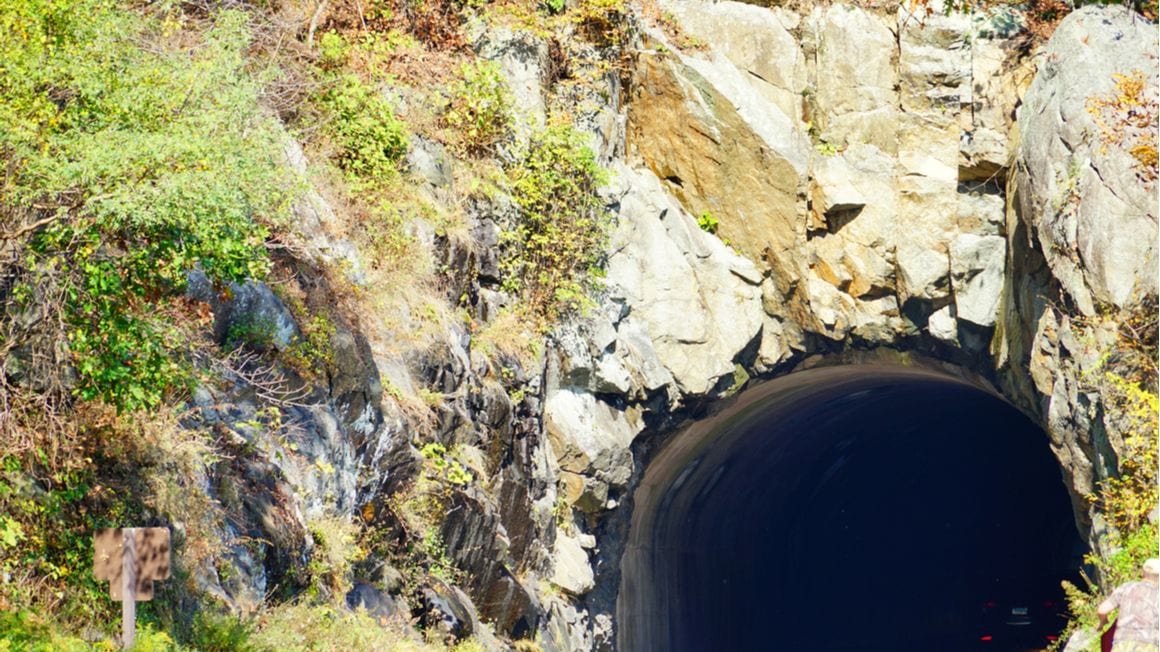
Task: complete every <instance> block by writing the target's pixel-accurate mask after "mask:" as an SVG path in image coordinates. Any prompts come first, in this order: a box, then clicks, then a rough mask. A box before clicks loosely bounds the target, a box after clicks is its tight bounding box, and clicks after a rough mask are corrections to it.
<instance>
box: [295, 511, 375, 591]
mask: <svg viewBox="0 0 1160 652" xmlns="http://www.w3.org/2000/svg"><path fill="white" fill-rule="evenodd" d="M309 529H310V536H311V537H312V538H313V539H314V550H313V551H312V552H311V556H310V564H309V569H310V577H311V589H312V592H313V593H314V594H315V595H318V596H319V597H329V598H331V599H335V598H341V596H343V595H345V594H346V592H347V591H349V590H350V571H351V564H352V563H353V562H356V561H358V560H360V559H363V558H364V557H366V554H367V553H366V551H365V550H364V549H363V548H362V547H361V546H359V536H358V535H359V532H358V526H357V525H356V524H354V523H352V522H351V521H350V520H349V519H344V518H340V517H323V518H318V519H314V520H312V521H311V522H310V524H309Z"/></svg>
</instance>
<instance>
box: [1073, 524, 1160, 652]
mask: <svg viewBox="0 0 1160 652" xmlns="http://www.w3.org/2000/svg"><path fill="white" fill-rule="evenodd" d="M1109 543H1110V544H1112V547H1113V549H1114V550H1115V552H1113V553H1111V554H1110V555H1108V556H1107V557H1101V556H1099V555H1095V554H1088V555H1087V557H1086V558H1085V559H1084V561H1085V562H1086V563H1089V564H1092V565H1094V566H1095V568H1096V570H1097V571H1098V572H1099V574H1100V577H1101V578H1102V580H1103V582H1102V583H1103V584H1104V585H1105V586H1107V587H1108V590H1107V591H1106V592H1105V591H1100V588H1099V587H1098V586H1096V585H1095V584H1094V583H1092V582H1091V581H1090V580H1089V581H1088V582H1087V586H1084V587H1078V586H1076V585H1074V584H1072V583H1071V582H1066V581H1065V582H1063V590H1064V593H1065V594H1066V596H1067V606H1068V613H1069V614H1070V616H1071V618H1070V620H1069V622H1068V625H1067V630H1066V631H1065V632H1064V634H1063V635H1062V636H1060V637H1059V638H1060V641H1066V640H1067V638H1068V636H1069V635H1070V634H1071V633H1072V632H1075V631H1079V630H1081V629H1087V630H1095V629H1096V628H1097V626H1098V625H1099V617H1098V615H1097V614H1096V608H1097V607H1099V605H1100V603H1101V602H1102V601H1103V600H1104V597H1105V595H1106V594H1107V593H1110V592H1111V589H1114V588H1115V587H1117V586H1119V585H1121V584H1123V583H1125V582H1131V581H1134V580H1138V579H1140V569H1141V568H1142V567H1143V565H1144V562H1145V561H1146V560H1147V559H1149V558H1151V557H1155V556H1156V551H1157V550H1158V549H1160V535H1158V530H1157V525H1156V524H1155V523H1149V524H1147V525H1144V526H1143V527H1141V528H1140V529H1138V530H1136V531H1135V532H1133V533H1132V534H1130V535H1128V536H1127V537H1124V538H1123V539H1122V540H1120V541H1117V540H1115V539H1113V540H1112V541H1110V542H1109ZM1116 544H1118V545H1116ZM1085 579H1086V578H1085ZM1089 650H1090V651H1091V652H1098V651H1099V638H1098V637H1096V638H1094V639H1093V640H1092V642H1091V646H1090V647H1089Z"/></svg>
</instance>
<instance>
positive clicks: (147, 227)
mask: <svg viewBox="0 0 1160 652" xmlns="http://www.w3.org/2000/svg"><path fill="white" fill-rule="evenodd" d="M162 33H163V30H162V29H161V26H160V21H159V20H156V19H152V18H147V17H142V16H139V15H137V14H134V13H132V12H129V11H125V10H122V9H119V8H117V7H116V6H115V3H112V2H106V1H104V0H77V2H72V3H41V2H32V1H30V0H18V1H16V2H8V3H4V6H3V8H0V39H2V40H3V41H4V42H6V43H9V44H15V46H12V45H10V46H9V47H5V48H0V79H2V80H3V81H0V151H2V152H3V153H4V159H5V161H6V163H7V174H6V176H5V179H4V181H2V182H0V226H2V228H3V231H4V232H5V233H6V235H5V239H6V240H10V241H13V240H14V241H15V243H16V244H20V245H22V246H23V247H24V248H25V249H26V252H27V255H26V256H24V257H23V258H21V259H10V260H7V261H5V262H6V263H7V264H8V265H9V269H8V270H6V271H7V272H8V274H9V278H13V279H14V288H15V290H14V292H13V293H12V294H9V295H7V296H6V297H4V306H3V308H4V317H5V320H4V322H5V323H4V330H5V331H6V332H5V333H4V336H5V337H4V339H6V340H9V341H18V342H19V341H29V340H31V339H35V337H34V334H33V333H32V331H30V330H24V329H25V328H26V327H25V326H22V325H20V324H19V323H17V322H18V321H19V320H15V316H16V315H17V314H20V313H21V312H23V311H26V310H28V309H29V307H30V306H32V305H33V304H37V303H40V304H41V305H42V306H43V305H45V304H48V305H51V311H52V312H55V313H56V314H55V315H54V317H59V321H60V323H62V324H63V325H64V328H63V329H62V331H61V332H60V333H59V337H60V338H61V339H63V336H64V335H65V334H67V340H68V341H67V346H68V348H69V350H70V351H71V356H72V358H73V361H74V362H75V368H76V374H77V378H76V381H77V382H76V386H75V392H76V393H77V394H79V395H80V396H81V397H82V398H84V399H101V400H104V401H108V402H110V403H113V404H115V405H117V406H118V407H119V408H121V409H125V410H135V409H140V408H145V407H149V406H153V405H156V404H157V403H158V402H159V401H160V400H161V397H162V396H163V395H164V394H165V393H166V392H167V391H169V390H171V389H174V388H178V387H181V386H182V385H183V384H184V382H185V378H184V376H183V374H182V372H181V365H179V364H178V363H177V361H176V360H175V358H174V356H173V353H174V351H175V350H178V349H180V348H181V338H180V337H178V335H177V334H176V333H175V332H174V330H173V329H172V328H169V327H168V326H166V325H165V324H164V323H163V321H162V320H160V319H158V318H157V315H156V313H157V309H156V306H157V304H158V302H159V301H160V300H162V299H163V298H164V297H167V296H173V295H176V294H179V293H180V292H182V291H183V290H184V287H185V273H186V272H187V271H188V270H189V269H191V268H193V267H195V266H197V267H201V268H202V269H203V270H204V271H205V272H206V274H207V275H209V276H210V278H212V279H214V280H215V281H229V280H240V279H242V278H244V277H248V276H261V275H262V274H263V273H264V272H265V271H266V267H267V263H266V258H265V251H264V246H263V245H264V240H265V238H266V235H267V232H268V229H269V228H270V227H271V226H272V225H275V224H277V223H279V222H280V221H281V220H282V218H283V216H284V215H285V214H286V206H287V204H286V199H287V190H288V187H289V184H288V183H287V179H286V178H285V177H284V174H283V172H282V169H281V167H280V166H279V164H278V157H279V149H278V143H277V137H276V132H275V128H274V125H273V123H272V121H271V120H270V119H269V118H268V117H265V116H264V115H263V114H262V112H261V111H259V110H258V106H257V101H258V93H259V87H258V85H257V83H256V82H255V81H254V80H253V79H251V78H250V76H249V75H248V74H247V73H246V71H245V67H244V63H245V62H244V58H243V54H244V52H245V49H246V47H247V44H248V41H249V34H248V32H247V30H246V27H245V17H244V15H243V14H241V13H239V12H232V11H225V12H221V13H220V14H219V15H218V16H217V17H216V18H215V20H214V24H213V27H212V28H211V29H209V30H208V31H207V32H205V33H204V34H202V35H200V39H201V43H200V47H197V48H189V47H172V48H171V47H168V45H167V44H166V42H165V40H164V37H163V36H162ZM10 243H11V242H10ZM52 321H54V322H55V321H57V320H56V319H52ZM45 323H49V322H41V323H40V326H39V327H40V328H47V326H45ZM50 337H53V338H56V337H58V335H51V336H50ZM65 345H66V344H65V343H64V342H60V344H59V346H65Z"/></svg>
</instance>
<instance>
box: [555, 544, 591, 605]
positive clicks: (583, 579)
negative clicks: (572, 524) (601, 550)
mask: <svg viewBox="0 0 1160 652" xmlns="http://www.w3.org/2000/svg"><path fill="white" fill-rule="evenodd" d="M552 561H553V564H554V565H553V567H552V577H551V581H552V584H555V585H556V586H558V587H560V588H561V589H562V590H564V591H566V592H567V593H569V594H571V595H575V596H581V595H584V594H585V593H588V592H589V591H591V590H592V587H594V586H595V585H596V582H595V579H594V576H593V574H592V565H591V564H589V563H588V553H587V552H586V551H585V550H584V547H583V546H582V545H581V544H580V541H579V540H578V539H576V538H574V537H571V536H568V535H567V534H563V533H557V534H556V547H555V549H554V550H553V553H552Z"/></svg>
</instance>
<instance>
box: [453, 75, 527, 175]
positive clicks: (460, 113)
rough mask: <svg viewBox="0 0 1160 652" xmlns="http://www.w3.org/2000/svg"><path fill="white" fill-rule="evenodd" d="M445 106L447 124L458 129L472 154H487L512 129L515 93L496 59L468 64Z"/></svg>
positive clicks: (460, 136)
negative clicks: (512, 92) (512, 93)
mask: <svg viewBox="0 0 1160 652" xmlns="http://www.w3.org/2000/svg"><path fill="white" fill-rule="evenodd" d="M459 75H460V79H459V80H458V81H457V82H455V84H454V85H453V86H452V87H451V97H450V99H449V100H448V102H447V105H446V106H445V107H444V109H443V116H442V120H443V124H444V125H445V126H447V127H449V128H451V129H454V130H455V131H456V132H457V136H458V138H459V139H460V142H461V143H462V147H463V149H464V150H466V151H467V153H469V154H485V153H487V152H490V151H492V150H494V148H495V145H496V143H498V142H499V141H500V140H502V139H503V138H504V137H506V136H507V135H508V134H509V133H511V129H512V123H513V119H512V95H511V91H509V90H508V87H507V82H506V81H504V78H503V74H502V73H501V72H500V69H499V64H497V63H495V62H494V61H480V62H476V63H468V64H464V65H463V66H462V67H461V68H460V69H459Z"/></svg>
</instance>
